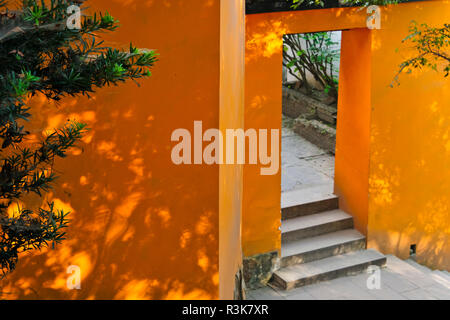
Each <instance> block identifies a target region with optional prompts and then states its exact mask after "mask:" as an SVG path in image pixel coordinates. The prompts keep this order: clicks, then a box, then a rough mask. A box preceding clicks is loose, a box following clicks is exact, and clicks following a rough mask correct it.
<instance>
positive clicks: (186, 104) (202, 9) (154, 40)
mask: <svg viewBox="0 0 450 320" xmlns="http://www.w3.org/2000/svg"><path fill="white" fill-rule="evenodd" d="M221 2H222V4H221ZM225 2H226V4H224V1H220V0H189V1H181V0H169V1H138V0H128V1H123V0H113V1H111V0H95V1H90V3H89V5H90V7H91V8H92V9H95V10H102V11H105V10H107V11H108V12H110V13H111V14H112V15H113V16H114V17H116V18H118V19H119V20H120V22H121V27H120V28H119V29H118V30H117V31H116V32H115V33H113V34H107V35H106V36H105V38H106V39H107V41H108V43H111V44H113V45H114V46H119V47H120V46H123V47H124V48H127V46H128V45H129V42H130V41H133V43H134V44H135V45H137V46H138V47H140V48H151V49H157V51H158V53H159V54H160V59H159V61H158V62H157V64H156V65H155V67H154V69H153V76H152V77H151V78H150V79H148V80H143V81H141V87H140V88H139V87H137V86H136V85H135V84H134V83H127V84H125V85H121V86H119V87H114V88H108V89H102V90H99V91H98V92H97V93H96V94H94V95H93V96H92V99H86V98H79V99H77V100H70V99H66V100H64V101H63V102H62V104H61V105H60V106H55V105H51V104H49V103H48V102H47V101H45V100H44V99H41V98H39V97H37V98H36V99H35V100H34V103H33V110H34V111H33V115H34V118H33V123H32V124H31V125H32V128H33V133H35V135H36V136H40V134H41V133H42V131H44V130H45V129H50V128H54V127H58V126H59V125H62V124H63V123H64V122H65V121H66V119H68V118H76V119H78V120H80V121H84V122H86V123H87V124H88V126H89V127H90V128H91V131H90V132H89V134H88V135H87V137H86V138H85V139H84V144H83V145H82V148H83V152H81V151H78V150H76V151H74V152H73V155H72V156H71V157H69V158H67V159H64V160H60V161H58V162H57V164H56V169H57V170H58V172H60V173H61V178H60V179H59V180H58V183H57V185H56V187H55V189H54V191H52V192H51V193H50V194H49V198H50V199H54V200H55V201H56V203H57V205H58V206H59V207H63V208H65V209H69V210H70V211H72V214H71V218H72V223H71V226H70V229H68V234H67V240H66V241H65V242H64V244H63V245H60V246H58V247H57V248H56V250H43V251H42V252H34V253H33V254H30V255H24V256H22V257H21V260H20V263H19V265H18V267H17V270H16V271H15V272H14V273H12V274H11V275H10V276H9V277H8V278H7V279H6V280H2V281H1V287H0V291H1V292H3V294H2V296H1V298H8V299H14V298H22V299H67V298H76V299H216V298H219V287H221V293H220V297H221V298H230V297H232V292H233V289H234V273H233V272H234V271H236V269H237V267H238V265H239V261H240V260H239V259H240V250H238V249H237V246H236V243H238V244H239V242H240V240H239V239H240V238H239V237H240V232H238V231H237V229H239V226H237V221H238V220H239V219H240V206H239V205H237V204H236V203H237V202H239V195H234V196H235V197H236V198H237V199H236V198H231V196H230V188H232V187H233V188H234V187H235V186H236V185H239V183H240V181H241V180H240V179H241V176H240V171H239V168H238V169H233V168H232V169H229V171H225V172H222V171H220V174H219V169H220V168H219V166H218V165H215V166H206V165H192V166H176V165H174V164H172V161H171V149H172V147H173V146H174V144H175V143H172V142H171V134H172V131H173V130H175V129H177V128H186V129H189V130H190V131H193V122H194V120H202V121H203V129H204V130H206V129H208V128H219V126H222V125H223V126H225V125H230V124H235V125H237V126H239V125H240V123H241V122H242V115H243V114H242V112H241V111H240V110H241V109H242V108H243V83H242V81H241V82H239V79H242V73H243V67H242V66H243V50H244V49H243V44H244V43H243V23H244V20H243V19H244V18H243V17H244V16H243V15H244V12H243V5H242V2H243V1H241V0H232V1H230V0H227V1H225ZM221 5H222V6H221ZM221 28H222V30H221ZM223 28H228V29H227V30H224V29H223ZM231 32H232V33H237V34H238V35H237V37H236V38H232V37H231V36H230V34H227V33H231ZM239 33H241V34H242V37H241V38H239ZM224 36H226V39H224V40H223V41H221V40H220V39H221V37H224ZM221 45H222V47H221ZM231 54H232V55H233V57H232V58H223V57H224V56H227V55H231ZM221 57H222V58H221ZM230 67H232V68H233V69H231V68H230ZM233 76H235V77H236V79H237V80H238V81H237V82H233V81H234V78H232V77H233ZM226 108H229V109H231V110H233V112H234V114H233V115H232V116H230V115H229V114H227V113H226V112H225V111H224V110H225V109H226ZM228 183H229V184H228ZM219 199H220V201H219ZM40 203H41V202H40V200H39V199H37V198H34V199H29V201H28V202H27V205H33V204H34V205H39V204H40ZM228 209H229V210H228ZM219 213H220V217H219ZM219 220H220V222H221V228H223V230H222V231H223V232H222V233H221V242H223V241H228V242H229V243H221V244H220V245H221V248H222V247H227V249H226V250H228V252H229V258H230V260H222V262H221V263H220V267H219ZM228 229H229V232H228ZM227 232H228V234H229V235H228V236H227ZM222 234H223V236H222ZM70 265H78V266H80V267H81V276H82V283H81V290H68V289H67V288H66V279H67V277H68V274H67V273H66V270H67V267H69V266H70ZM219 269H220V270H219ZM219 271H220V272H221V273H220V274H219ZM222 273H223V276H222ZM232 273H233V274H232ZM231 274H232V275H231ZM222 288H223V289H222Z"/></svg>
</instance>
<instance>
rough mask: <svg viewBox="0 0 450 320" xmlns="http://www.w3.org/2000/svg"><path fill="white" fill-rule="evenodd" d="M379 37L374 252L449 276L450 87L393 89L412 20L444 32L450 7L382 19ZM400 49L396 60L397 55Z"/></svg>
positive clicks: (399, 10) (406, 80) (408, 83)
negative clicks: (413, 256)
mask: <svg viewBox="0 0 450 320" xmlns="http://www.w3.org/2000/svg"><path fill="white" fill-rule="evenodd" d="M383 17H384V19H383V22H382V29H381V30H377V31H374V34H373V53H372V66H373V67H372V108H373V111H372V116H371V118H372V120H371V124H372V125H371V137H370V139H371V145H370V180H369V182H370V189H369V190H370V198H369V225H368V235H369V238H368V240H369V246H371V247H375V248H379V249H380V250H381V251H383V252H386V253H394V254H396V255H397V256H399V257H401V258H407V257H408V256H409V248H410V245H411V244H416V245H417V259H418V261H419V262H420V263H425V264H427V265H429V266H430V267H433V268H440V269H447V270H449V269H450V191H449V190H450V170H449V168H450V108H449V106H450V80H449V79H444V77H443V74H442V72H441V73H437V72H435V71H430V70H426V71H424V72H417V73H413V74H412V75H403V76H401V77H400V82H401V85H400V86H399V87H396V88H394V89H391V88H389V87H388V85H389V84H390V82H391V80H392V77H393V74H394V72H395V70H396V67H397V66H398V64H399V63H400V62H401V61H402V58H403V59H404V58H406V57H408V56H410V55H411V54H412V52H411V51H410V45H402V44H401V43H400V42H401V40H402V39H403V38H404V37H405V36H406V35H407V34H408V26H409V22H410V21H411V20H416V21H418V22H420V23H422V22H426V23H428V24H429V25H432V26H442V25H443V24H444V23H448V22H449V21H450V3H449V2H448V1H426V2H420V3H410V4H405V5H402V6H400V7H392V8H389V9H386V10H384V12H383ZM397 48H398V49H399V51H398V53H396V49H397Z"/></svg>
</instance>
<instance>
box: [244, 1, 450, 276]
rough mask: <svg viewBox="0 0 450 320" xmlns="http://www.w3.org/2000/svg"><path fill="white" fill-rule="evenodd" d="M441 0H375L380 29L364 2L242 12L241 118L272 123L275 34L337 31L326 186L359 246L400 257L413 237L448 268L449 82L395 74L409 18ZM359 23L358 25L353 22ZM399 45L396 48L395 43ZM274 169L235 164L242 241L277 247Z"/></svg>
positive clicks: (440, 7) (442, 4)
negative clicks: (396, 0) (396, 80)
mask: <svg viewBox="0 0 450 320" xmlns="http://www.w3.org/2000/svg"><path fill="white" fill-rule="evenodd" d="M449 18H450V4H449V3H448V1H424V2H415V3H408V4H401V5H398V6H389V7H383V8H382V24H381V30H372V31H368V30H367V29H365V30H363V29H364V28H366V13H365V11H364V10H361V11H355V10H354V9H329V10H312V11H301V12H280V13H271V14H255V15H249V16H247V26H246V28H247V31H246V35H247V39H246V47H247V49H246V102H245V103H246V109H245V127H246V128H269V129H280V128H281V100H282V99H281V79H282V67H281V66H282V36H283V34H286V33H305V32H314V31H326V30H339V29H346V30H349V31H344V34H343V43H342V50H343V52H342V61H341V69H342V74H341V79H340V91H341V92H340V93H341V96H340V101H339V106H338V121H339V123H338V133H337V154H336V172H335V174H336V179H335V190H336V193H337V194H338V195H339V196H340V197H341V198H340V205H341V207H342V208H344V209H345V210H347V211H348V212H350V213H351V214H352V215H354V217H355V221H356V227H357V228H358V230H360V231H361V232H363V233H364V234H366V235H367V237H368V246H369V247H374V248H378V249H380V250H381V251H382V252H384V253H392V254H396V255H398V256H400V257H402V258H407V257H408V255H409V246H410V245H411V244H417V258H418V260H419V262H422V263H426V264H428V265H429V266H431V267H439V268H442V269H449V268H450V266H449V259H450V246H449V243H450V241H449V235H450V232H449V224H450V217H449V212H450V211H449V208H450V193H449V192H448V190H449V184H450V173H449V170H448V168H449V167H450V162H449V161H450V157H449V150H450V147H449V144H450V143H449V137H448V136H449V134H450V132H449V129H448V128H449V120H448V119H449V116H450V113H449V112H450V111H449V110H450V109H449V108H448V106H449V103H450V91H449V82H448V80H446V79H444V78H443V75H442V74H439V73H436V72H434V71H429V70H428V71H425V72H422V73H413V74H412V75H408V76H406V75H405V76H403V77H401V86H400V87H396V88H393V89H392V88H390V87H389V85H390V84H391V82H392V79H393V77H394V76H395V73H396V70H398V65H399V64H400V62H401V61H402V60H404V59H405V58H406V57H408V56H409V55H411V51H409V49H408V48H407V47H404V46H402V44H401V40H402V39H403V38H404V37H405V36H406V35H407V34H408V26H409V24H410V22H411V20H417V21H418V22H426V23H428V24H430V25H436V26H439V25H443V24H444V23H446V22H448V21H449ZM361 28H363V29H361ZM397 48H399V52H396V49H397ZM280 183H281V175H280V173H279V174H278V175H276V176H261V175H259V168H257V167H256V166H245V168H244V203H243V251H244V254H245V256H251V255H256V254H261V253H266V252H270V251H276V250H279V249H280V242H281V241H280V231H279V230H278V227H279V226H280V194H281V186H280Z"/></svg>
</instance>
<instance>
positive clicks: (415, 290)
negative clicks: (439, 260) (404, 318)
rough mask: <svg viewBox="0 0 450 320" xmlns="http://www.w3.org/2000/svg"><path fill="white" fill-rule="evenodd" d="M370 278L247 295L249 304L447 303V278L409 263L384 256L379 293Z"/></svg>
mask: <svg viewBox="0 0 450 320" xmlns="http://www.w3.org/2000/svg"><path fill="white" fill-rule="evenodd" d="M370 276H371V275H370V274H367V273H364V274H359V275H356V276H349V277H344V278H339V279H335V280H331V281H325V282H320V283H317V284H313V285H310V286H305V287H301V288H297V289H293V290H291V291H282V290H278V289H273V288H271V287H265V288H262V289H258V290H253V291H249V292H248V293H247V299H248V300H450V276H449V274H448V273H444V272H439V271H432V270H430V269H427V268H425V267H423V266H420V265H417V264H415V263H414V262H412V261H402V260H400V259H398V258H397V257H395V256H387V265H386V267H385V268H383V269H381V271H380V276H381V277H380V284H381V286H380V289H369V288H368V286H367V280H368V279H369V277H370Z"/></svg>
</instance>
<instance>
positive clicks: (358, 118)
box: [335, 28, 371, 235]
mask: <svg viewBox="0 0 450 320" xmlns="http://www.w3.org/2000/svg"><path fill="white" fill-rule="evenodd" d="M370 59H371V31H370V30H369V29H367V28H365V29H352V30H348V31H343V33H342V49H341V68H340V73H339V99H338V119H337V131H336V158H335V193H336V195H338V196H339V206H340V208H341V209H343V210H344V211H346V212H350V213H351V214H352V215H353V217H354V223H355V228H356V229H357V230H359V231H360V232H361V233H363V234H365V235H367V223H368V207H369V196H368V195H369V138H370V92H371V91H370V84H371V78H370V76H371V64H370Z"/></svg>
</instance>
